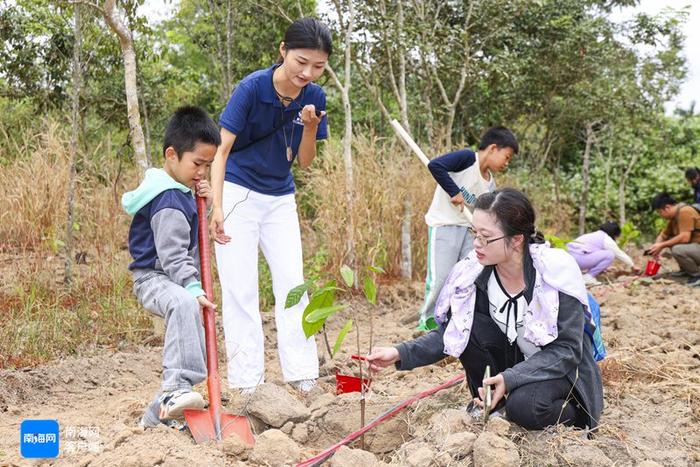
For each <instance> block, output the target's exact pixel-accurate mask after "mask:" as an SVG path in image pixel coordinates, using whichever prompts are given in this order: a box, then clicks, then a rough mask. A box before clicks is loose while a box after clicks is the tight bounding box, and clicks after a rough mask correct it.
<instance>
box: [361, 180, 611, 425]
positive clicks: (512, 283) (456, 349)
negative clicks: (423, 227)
mask: <svg viewBox="0 0 700 467" xmlns="http://www.w3.org/2000/svg"><path fill="white" fill-rule="evenodd" d="M473 229H474V232H473V235H474V251H472V252H471V253H470V254H469V255H468V256H467V258H466V259H464V260H462V261H460V262H459V263H457V265H455V267H454V268H453V269H452V272H451V273H450V276H449V277H448V279H447V281H446V282H445V285H444V287H443V289H442V291H441V292H440V296H439V298H438V301H437V304H436V307H435V319H436V322H438V323H439V327H438V329H435V330H433V331H431V332H429V333H427V334H425V335H423V336H421V337H419V338H417V339H415V340H412V341H408V342H404V343H401V344H398V345H396V346H395V347H379V348H374V349H373V350H372V352H371V354H370V355H369V356H368V360H369V362H370V368H371V369H372V370H373V371H379V370H380V369H381V368H384V367H387V366H389V365H391V364H395V366H396V368H397V369H398V370H410V369H413V368H417V367H420V366H425V365H430V364H432V363H435V362H437V361H439V360H441V359H443V358H445V357H447V356H448V355H451V356H454V357H457V358H459V360H460V362H461V363H462V365H463V366H464V369H465V372H466V374H467V379H468V382H469V388H470V391H471V393H472V396H473V397H474V400H473V401H472V404H470V405H471V406H472V407H474V408H477V410H478V408H479V407H482V408H483V404H484V403H483V399H484V389H483V387H485V386H486V385H490V386H491V387H492V388H493V395H492V401H491V409H492V410H501V409H502V408H505V415H506V416H507V418H508V419H509V420H510V421H512V422H513V423H517V424H518V425H521V426H522V427H524V428H527V429H542V428H544V427H546V426H550V425H556V424H558V423H563V424H565V425H572V426H576V427H579V428H590V429H594V428H595V427H596V426H597V425H598V420H599V418H600V413H601V411H602V409H603V386H602V381H601V376H600V371H599V370H598V366H597V365H596V363H595V360H594V358H593V350H592V344H591V340H590V338H589V337H588V336H587V335H586V334H585V333H584V326H585V325H586V323H588V324H589V325H591V326H594V325H593V323H592V320H591V315H590V312H589V311H588V300H587V295H586V289H585V286H584V284H583V279H582V277H581V272H580V270H579V268H578V266H577V264H576V262H575V261H574V259H573V258H572V257H571V256H569V254H568V253H566V251H564V250H559V249H553V248H550V247H549V245H548V244H545V243H544V240H543V238H542V235H541V234H539V233H538V232H536V231H535V212H534V210H533V208H532V205H531V204H530V201H529V200H528V199H527V197H526V196H525V195H524V194H523V193H521V192H519V191H517V190H514V189H511V188H503V189H500V190H496V191H494V192H493V193H486V194H483V195H481V196H480V197H479V199H478V200H477V202H476V205H475V208H474V219H473ZM487 365H490V370H491V374H492V375H495V376H492V377H491V378H488V379H483V376H484V370H485V368H486V366H487Z"/></svg>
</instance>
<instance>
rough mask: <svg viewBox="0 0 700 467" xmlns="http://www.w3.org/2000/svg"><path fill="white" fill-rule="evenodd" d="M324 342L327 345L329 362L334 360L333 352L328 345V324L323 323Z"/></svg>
mask: <svg viewBox="0 0 700 467" xmlns="http://www.w3.org/2000/svg"><path fill="white" fill-rule="evenodd" d="M323 342H324V343H325V344H326V351H327V352H328V360H329V361H331V360H333V352H332V351H331V345H330V344H329V343H328V333H327V332H326V323H323Z"/></svg>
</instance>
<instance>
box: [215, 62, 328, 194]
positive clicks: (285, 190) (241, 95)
mask: <svg viewBox="0 0 700 467" xmlns="http://www.w3.org/2000/svg"><path fill="white" fill-rule="evenodd" d="M277 66H278V65H274V66H272V67H270V68H267V69H264V70H258V71H256V72H253V73H251V74H249V75H248V76H246V77H245V78H243V79H242V80H241V81H240V82H239V83H238V86H236V89H235V90H234V91H233V95H232V96H231V99H229V101H228V104H226V108H225V109H224V111H223V112H222V114H221V118H220V119H219V124H220V125H221V126H222V127H224V128H226V129H227V130H228V131H230V132H231V133H233V134H234V135H236V141H235V143H234V145H233V148H232V149H231V153H230V154H229V158H228V161H227V163H226V177H225V180H226V181H228V182H232V183H235V184H237V185H241V186H244V187H246V188H249V189H251V190H253V191H256V192H258V193H263V194H266V195H275V196H282V195H287V194H290V193H294V179H293V177H292V172H291V167H292V162H294V159H296V156H297V151H298V150H299V143H300V142H301V136H302V133H303V131H304V124H303V123H302V121H301V109H302V108H303V107H304V106H305V105H308V104H313V105H314V106H315V107H316V110H326V94H325V93H324V92H323V89H321V87H320V86H318V85H317V84H314V83H309V84H307V85H306V86H304V88H303V89H302V91H301V93H299V96H297V98H296V99H295V100H294V101H293V102H292V103H291V104H289V106H288V107H286V108H285V107H284V106H283V105H282V103H281V102H280V101H279V99H278V98H277V95H276V93H275V89H274V87H273V85H272V73H273V71H274V70H275V68H276V67H277ZM291 114H296V115H294V116H292V115H291ZM285 119H286V120H287V121H288V123H287V124H285V125H284V127H280V129H278V130H277V131H276V132H275V133H274V134H272V135H270V136H268V137H267V138H265V139H262V140H260V141H258V142H256V143H254V144H252V145H250V146H249V143H250V142H251V141H255V140H256V139H258V138H260V137H262V136H265V135H266V134H268V133H269V132H270V131H272V129H273V128H274V127H275V126H279V125H280V124H281V123H282V122H283V121H284V120H285ZM285 136H286V139H287V141H291V144H290V146H291V148H292V154H293V157H292V160H291V161H288V160H287V145H286V143H285ZM327 137H328V129H327V126H326V117H325V116H324V117H323V119H321V123H319V125H318V131H317V132H316V139H317V140H322V139H326V138H327Z"/></svg>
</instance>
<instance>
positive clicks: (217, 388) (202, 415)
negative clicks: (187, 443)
mask: <svg viewBox="0 0 700 467" xmlns="http://www.w3.org/2000/svg"><path fill="white" fill-rule="evenodd" d="M206 208H207V202H206V199H205V198H202V197H200V196H197V215H198V216H199V259H200V263H201V265H200V266H201V271H202V284H203V285H204V291H205V292H206V293H207V300H209V301H210V302H212V303H213V302H214V287H213V285H212V279H211V264H210V262H209V256H210V251H209V231H208V226H207V216H206ZM204 338H205V341H206V346H207V375H208V376H207V391H208V393H209V408H208V409H207V410H198V409H185V411H184V415H185V420H186V421H187V426H188V427H189V429H190V433H192V437H193V438H194V440H195V442H197V443H205V442H207V441H214V440H216V441H221V440H224V439H226V438H228V437H229V436H231V435H232V434H234V433H235V434H236V435H238V437H240V438H241V439H242V440H243V442H244V443H246V444H248V445H250V446H252V445H253V444H255V438H253V432H252V431H251V430H250V424H249V423H248V419H247V418H246V417H243V416H240V415H233V414H230V413H226V412H224V411H223V410H222V407H221V382H220V381H219V365H218V363H217V357H218V351H217V348H216V321H215V317H214V310H212V309H211V308H205V309H204Z"/></svg>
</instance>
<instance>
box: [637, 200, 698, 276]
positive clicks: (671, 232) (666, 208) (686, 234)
mask: <svg viewBox="0 0 700 467" xmlns="http://www.w3.org/2000/svg"><path fill="white" fill-rule="evenodd" d="M651 207H652V208H653V209H654V210H655V211H656V213H657V214H658V215H659V216H661V217H663V218H664V219H666V220H667V221H668V224H667V225H666V228H665V229H664V230H663V231H662V232H661V233H660V234H659V235H658V236H657V237H656V241H655V242H654V244H653V245H652V246H651V247H649V249H648V250H647V251H648V252H649V254H651V255H652V256H654V257H657V258H658V256H659V255H660V254H661V252H662V251H663V250H664V249H665V248H670V249H671V254H672V255H673V257H674V258H675V259H676V261H677V262H678V266H679V267H680V271H678V273H676V275H678V276H688V285H691V286H694V287H700V212H698V210H697V209H696V208H695V207H694V206H689V205H686V204H683V203H677V202H676V200H675V199H673V197H672V196H671V195H669V194H668V193H659V194H658V195H656V196H655V197H654V199H653V200H652V202H651Z"/></svg>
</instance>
